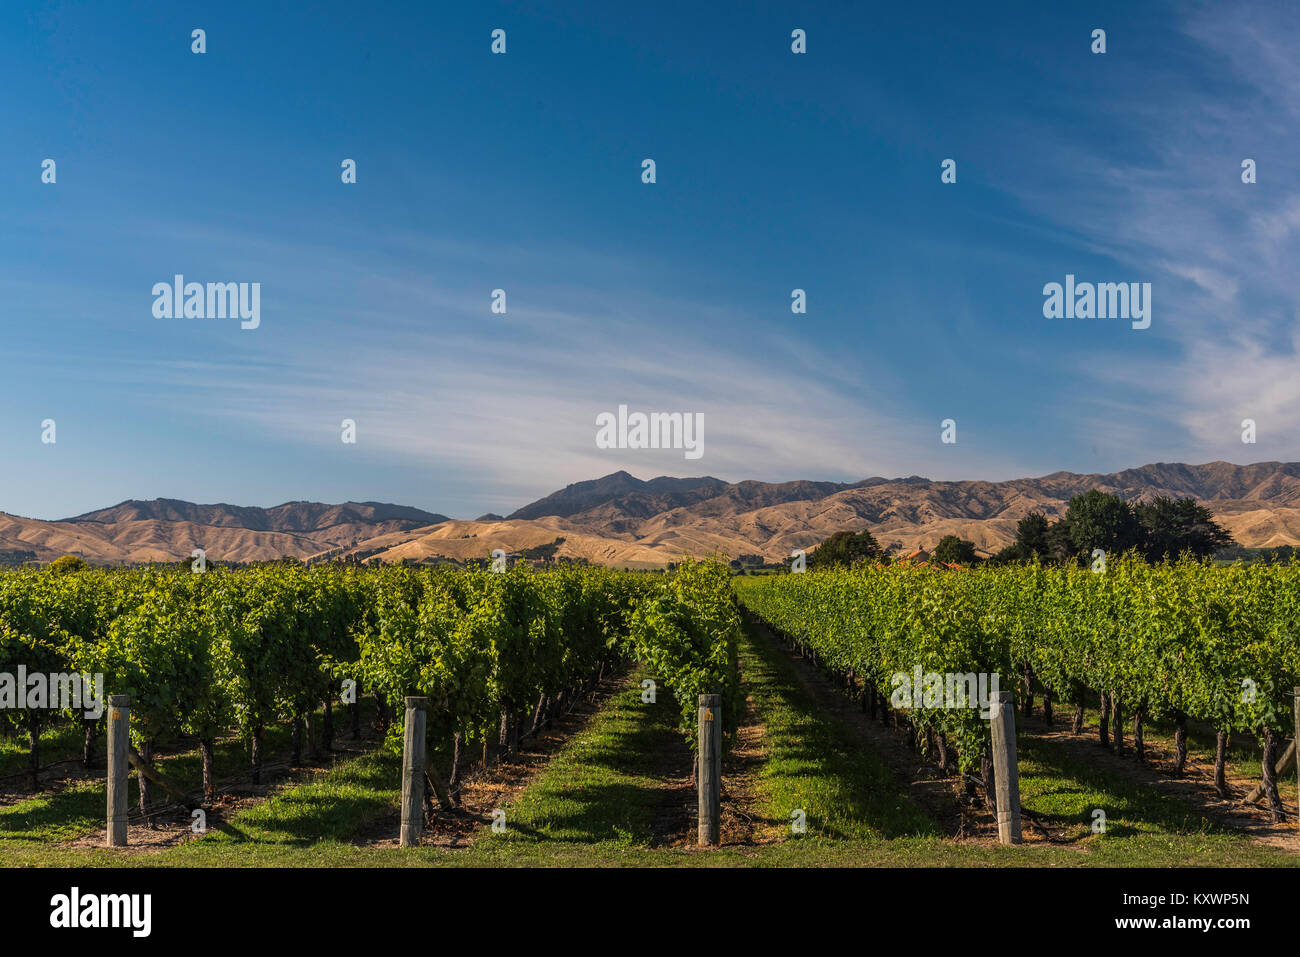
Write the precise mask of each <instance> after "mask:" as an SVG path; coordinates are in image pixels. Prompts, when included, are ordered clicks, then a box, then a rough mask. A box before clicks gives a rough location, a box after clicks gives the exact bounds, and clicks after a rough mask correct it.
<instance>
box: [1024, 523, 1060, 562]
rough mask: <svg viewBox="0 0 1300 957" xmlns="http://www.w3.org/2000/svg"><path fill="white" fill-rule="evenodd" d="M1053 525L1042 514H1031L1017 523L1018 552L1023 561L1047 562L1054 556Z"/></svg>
mask: <svg viewBox="0 0 1300 957" xmlns="http://www.w3.org/2000/svg"><path fill="white" fill-rule="evenodd" d="M1050 528H1051V524H1050V523H1049V522H1048V521H1047V516H1046V515H1044V514H1043V513H1042V512H1030V513H1029V514H1028V515H1026V516H1025V517H1024V518H1022V519H1021V520H1020V521H1019V522H1017V523H1016V551H1017V552H1018V553H1019V558H1020V560H1021V561H1030V560H1033V561H1040V562H1041V561H1046V560H1047V559H1049V558H1050V557H1051V555H1052V544H1051V541H1050V539H1049V538H1048V531H1049V529H1050Z"/></svg>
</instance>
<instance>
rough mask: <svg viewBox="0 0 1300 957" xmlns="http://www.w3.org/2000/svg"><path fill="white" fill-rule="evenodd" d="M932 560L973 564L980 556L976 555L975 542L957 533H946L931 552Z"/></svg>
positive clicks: (956, 563)
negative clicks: (960, 536)
mask: <svg viewBox="0 0 1300 957" xmlns="http://www.w3.org/2000/svg"><path fill="white" fill-rule="evenodd" d="M930 561H932V562H943V563H944V564H946V565H973V564H975V563H976V562H977V561H979V558H978V557H976V555H975V543H974V542H968V541H966V539H964V538H959V537H958V536H956V535H945V536H944V537H943V538H941V539H939V544H938V545H936V546H934V551H933V552H932V553H931V554H930Z"/></svg>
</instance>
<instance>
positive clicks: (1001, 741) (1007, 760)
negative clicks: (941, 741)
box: [989, 691, 1021, 844]
mask: <svg viewBox="0 0 1300 957" xmlns="http://www.w3.org/2000/svg"><path fill="white" fill-rule="evenodd" d="M989 709H990V711H991V714H990V715H989V723H990V724H991V725H992V730H993V782H994V788H995V790H996V792H997V806H998V842H999V843H1001V844H1019V843H1020V842H1021V835H1020V769H1019V767H1018V766H1017V765H1016V708H1015V700H1014V698H1013V697H1012V694H1011V692H1010V691H995V692H993V695H992V701H990V702H989Z"/></svg>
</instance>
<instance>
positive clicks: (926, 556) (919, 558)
mask: <svg viewBox="0 0 1300 957" xmlns="http://www.w3.org/2000/svg"><path fill="white" fill-rule="evenodd" d="M902 560H903V561H905V562H913V563H915V564H917V565H919V564H921V563H922V562H928V561H929V560H930V553H929V552H927V551H926V550H925V549H924V548H918V549H917V550H916V551H914V552H909V553H908V554H906V555H904V556H903V559H902Z"/></svg>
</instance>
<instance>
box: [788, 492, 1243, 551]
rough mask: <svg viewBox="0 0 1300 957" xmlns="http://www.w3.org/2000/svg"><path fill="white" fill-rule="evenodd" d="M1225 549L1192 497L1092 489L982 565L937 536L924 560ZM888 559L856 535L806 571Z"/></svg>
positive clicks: (1040, 519) (1230, 544) (1038, 519)
mask: <svg viewBox="0 0 1300 957" xmlns="http://www.w3.org/2000/svg"><path fill="white" fill-rule="evenodd" d="M1232 548H1239V546H1237V545H1236V543H1235V542H1234V541H1233V539H1232V536H1231V535H1230V534H1228V531H1227V530H1226V529H1225V528H1224V527H1223V526H1222V525H1220V524H1219V523H1218V522H1216V521H1214V516H1213V514H1212V513H1211V512H1210V510H1209V509H1208V508H1206V507H1205V506H1204V505H1201V504H1200V503H1198V502H1197V501H1196V500H1195V499H1193V498H1174V497H1171V496H1167V495H1158V496H1156V497H1155V498H1152V499H1150V500H1147V501H1140V502H1129V501H1126V500H1125V499H1122V498H1120V497H1119V496H1118V495H1113V494H1110V493H1108V492H1102V491H1100V490H1099V489H1095V488H1094V489H1091V490H1089V491H1088V492H1085V493H1083V494H1082V495H1076V496H1074V497H1073V498H1071V499H1070V501H1069V504H1068V505H1067V506H1066V510H1065V515H1064V516H1063V517H1061V518H1059V519H1057V520H1055V521H1053V520H1051V519H1049V518H1048V516H1047V515H1046V513H1044V512H1040V511H1034V512H1030V513H1029V514H1028V515H1026V516H1025V517H1024V518H1022V519H1021V520H1020V521H1019V522H1018V523H1017V524H1016V538H1015V541H1014V542H1012V543H1011V544H1010V545H1007V546H1006V547H1005V548H1003V549H1001V550H1000V551H998V552H996V553H995V554H993V555H991V556H988V557H987V558H984V559H981V557H980V556H979V554H978V551H977V548H976V545H975V543H974V542H971V541H968V540H966V539H963V538H961V537H960V536H957V535H945V536H944V537H943V538H942V539H940V541H939V543H938V545H936V546H935V549H934V551H933V552H931V553H930V556H929V561H930V562H931V563H932V564H933V563H937V564H947V565H953V564H956V565H973V564H977V563H981V562H984V563H987V564H990V565H1006V564H1013V563H1018V562H1036V563H1038V564H1055V565H1066V564H1086V563H1088V562H1089V561H1090V560H1091V556H1092V553H1093V550H1094V549H1101V550H1102V551H1104V552H1106V553H1107V554H1108V555H1109V554H1115V555H1119V554H1123V553H1125V552H1129V551H1133V552H1136V553H1137V554H1139V555H1141V556H1142V557H1143V558H1144V559H1146V560H1147V561H1148V562H1160V561H1164V560H1165V559H1175V558H1178V557H1179V556H1181V555H1184V554H1190V555H1192V556H1193V557H1195V558H1209V557H1212V556H1214V555H1216V554H1218V553H1220V552H1222V551H1224V550H1225V549H1232ZM894 557H895V556H892V555H890V554H889V553H888V552H886V550H885V549H883V548H881V546H880V544H879V543H878V542H877V541H876V539H875V537H874V536H873V535H872V534H871V532H870V531H867V530H865V529H864V530H862V531H858V532H849V531H844V532H836V533H835V534H834V535H832V536H831V537H830V538H828V539H827V540H826V541H824V542H822V543H821V544H820V545H819V546H817V548H816V550H814V551H813V552H812V554H811V555H810V556H809V559H808V564H809V566H810V567H813V568H834V567H843V566H849V565H855V564H859V563H863V562H866V563H872V564H889V563H890V562H891V561H892V560H893V558H894Z"/></svg>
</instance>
